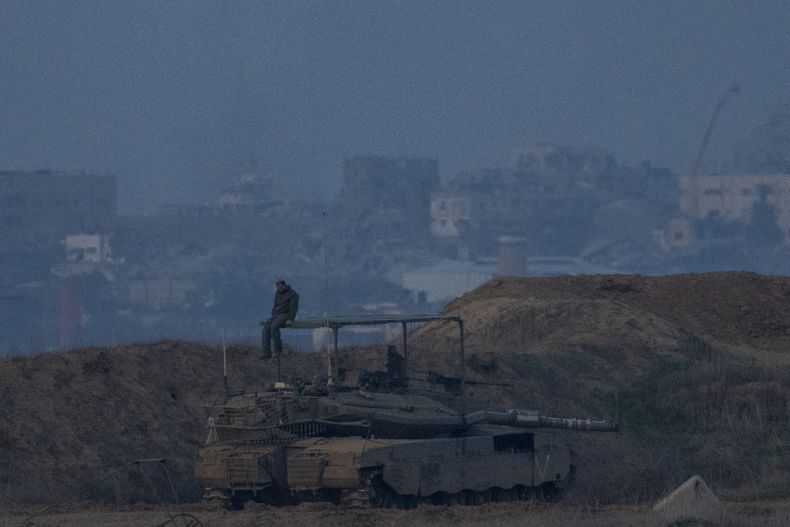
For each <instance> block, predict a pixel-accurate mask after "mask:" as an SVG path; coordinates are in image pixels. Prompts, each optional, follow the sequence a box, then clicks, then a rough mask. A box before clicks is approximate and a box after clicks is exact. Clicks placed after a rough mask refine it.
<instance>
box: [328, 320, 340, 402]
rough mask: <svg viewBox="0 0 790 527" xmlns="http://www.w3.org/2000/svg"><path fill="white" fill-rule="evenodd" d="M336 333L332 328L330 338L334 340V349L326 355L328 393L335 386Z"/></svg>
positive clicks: (333, 327) (334, 327) (334, 328)
mask: <svg viewBox="0 0 790 527" xmlns="http://www.w3.org/2000/svg"><path fill="white" fill-rule="evenodd" d="M337 333H338V328H337V326H332V337H333V338H334V341H335V345H334V348H333V349H332V350H330V351H329V352H328V353H327V360H328V362H329V372H328V373H327V379H326V385H327V387H328V388H329V390H330V391H332V390H333V389H334V386H335V360H336V357H337Z"/></svg>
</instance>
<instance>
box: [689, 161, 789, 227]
mask: <svg viewBox="0 0 790 527" xmlns="http://www.w3.org/2000/svg"><path fill="white" fill-rule="evenodd" d="M680 189H681V197H680V211H681V213H682V214H683V215H685V216H687V217H688V218H690V219H692V220H693V219H700V220H703V219H719V220H722V221H724V222H733V223H743V224H745V223H747V222H748V221H749V220H750V218H751V214H752V210H753V208H754V205H755V203H756V202H757V201H758V200H760V199H763V198H762V197H763V196H764V199H765V200H766V202H767V203H768V204H769V205H771V207H773V210H774V213H775V214H776V221H777V224H778V226H779V227H780V228H781V230H782V233H783V234H784V236H785V240H788V239H790V236H788V235H790V174H746V175H742V174H728V175H696V176H684V177H682V178H681V180H680Z"/></svg>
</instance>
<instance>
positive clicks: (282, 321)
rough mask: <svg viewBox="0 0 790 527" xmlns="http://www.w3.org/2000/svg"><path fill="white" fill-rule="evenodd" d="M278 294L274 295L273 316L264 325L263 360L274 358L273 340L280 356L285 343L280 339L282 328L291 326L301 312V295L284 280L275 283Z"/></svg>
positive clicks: (275, 351)
mask: <svg viewBox="0 0 790 527" xmlns="http://www.w3.org/2000/svg"><path fill="white" fill-rule="evenodd" d="M275 284H276V286H277V292H276V293H275V294H274V306H273V307H272V316H271V317H269V318H268V319H267V320H266V322H264V323H263V340H262V342H261V348H262V351H263V354H262V355H261V359H271V358H272V340H273V341H274V353H276V354H277V355H279V354H280V353H282V351H283V341H282V338H281V337H280V328H281V327H283V326H290V325H291V324H293V322H294V320H295V319H296V312H297V311H298V310H299V294H298V293H297V292H296V291H294V290H293V289H292V288H291V286H290V285H288V284H286V283H285V280H283V279H282V278H280V279H278V280H277V282H275Z"/></svg>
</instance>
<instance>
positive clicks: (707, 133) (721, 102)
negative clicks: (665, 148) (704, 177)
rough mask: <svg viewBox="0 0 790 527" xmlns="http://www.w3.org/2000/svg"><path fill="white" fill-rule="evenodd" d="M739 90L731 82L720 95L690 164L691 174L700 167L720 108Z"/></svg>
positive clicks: (739, 87) (695, 173)
mask: <svg viewBox="0 0 790 527" xmlns="http://www.w3.org/2000/svg"><path fill="white" fill-rule="evenodd" d="M740 91H741V86H740V84H738V83H737V82H733V83H732V85H730V88H729V89H728V90H727V92H726V93H725V94H724V95H723V96H722V98H721V99H720V100H719V102H718V103H717V104H716V108H714V110H713V116H712V117H711V118H710V122H709V123H708V129H707V130H705V137H703V139H702V145H700V147H699V153H698V154H697V158H696V159H695V160H694V164H693V165H692V166H691V175H692V176H696V175H697V174H699V171H700V168H702V157H703V156H704V155H705V149H706V148H707V147H708V141H710V136H711V133H713V127H714V126H715V124H716V119H718V118H719V113H721V109H722V108H724V105H725V104H727V101H728V100H729V98H730V95H733V94H735V93H739V92H740Z"/></svg>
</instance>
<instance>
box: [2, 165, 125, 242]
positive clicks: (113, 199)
mask: <svg viewBox="0 0 790 527" xmlns="http://www.w3.org/2000/svg"><path fill="white" fill-rule="evenodd" d="M116 187H117V185H116V180H115V177H114V176H106V175H94V174H84V173H66V172H51V171H49V170H37V171H30V172H26V171H8V170H7V171H0V239H3V240H5V241H7V243H9V244H12V245H25V244H33V245H37V246H47V245H53V244H56V243H59V242H61V241H62V240H63V238H64V237H65V236H66V235H67V234H78V233H82V234H97V233H106V232H108V231H109V230H110V229H111V228H112V225H113V222H114V220H115V216H116V209H117V189H116ZM6 248H7V247H6Z"/></svg>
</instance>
